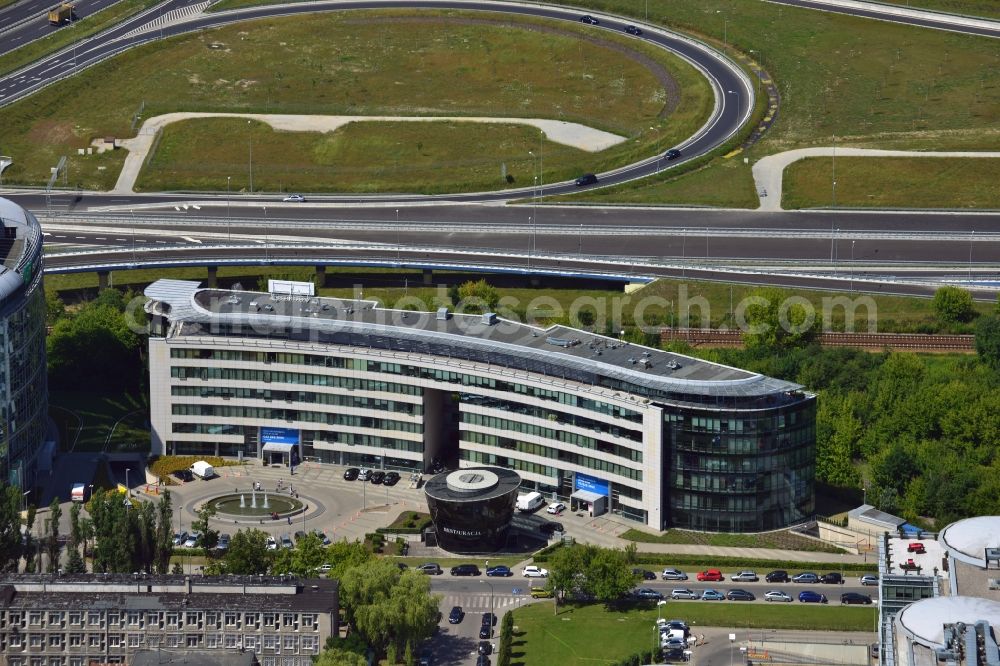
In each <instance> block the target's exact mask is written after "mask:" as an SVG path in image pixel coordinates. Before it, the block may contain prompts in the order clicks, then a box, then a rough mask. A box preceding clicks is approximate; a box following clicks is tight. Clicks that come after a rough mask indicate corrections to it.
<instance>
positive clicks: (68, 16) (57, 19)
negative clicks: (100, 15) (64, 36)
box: [49, 2, 76, 25]
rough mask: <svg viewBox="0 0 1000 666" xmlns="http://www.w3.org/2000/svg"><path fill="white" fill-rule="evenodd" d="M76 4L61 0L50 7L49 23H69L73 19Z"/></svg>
mask: <svg viewBox="0 0 1000 666" xmlns="http://www.w3.org/2000/svg"><path fill="white" fill-rule="evenodd" d="M75 9H76V5H73V4H71V3H68V2H62V3H60V4H58V5H56V6H55V7H53V8H52V9H50V10H49V23H50V24H52V25H62V24H63V23H69V22H70V21H72V20H73V17H74V16H75V14H74V10H75Z"/></svg>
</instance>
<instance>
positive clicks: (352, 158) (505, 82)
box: [0, 10, 712, 192]
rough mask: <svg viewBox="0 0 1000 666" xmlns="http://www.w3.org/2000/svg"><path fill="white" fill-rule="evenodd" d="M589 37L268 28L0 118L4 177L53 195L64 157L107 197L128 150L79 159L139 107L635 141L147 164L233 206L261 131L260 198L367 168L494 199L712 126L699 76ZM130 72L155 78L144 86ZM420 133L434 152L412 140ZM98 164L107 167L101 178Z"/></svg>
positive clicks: (179, 148) (518, 26) (445, 22)
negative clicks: (457, 181)
mask: <svg viewBox="0 0 1000 666" xmlns="http://www.w3.org/2000/svg"><path fill="white" fill-rule="evenodd" d="M485 16H487V17H488V16H490V15H485ZM585 28H586V26H578V25H576V24H565V23H558V24H553V23H552V22H542V21H536V20H524V21H521V20H518V21H516V22H514V21H510V20H508V19H500V18H492V17H491V18H484V15H483V14H480V13H476V14H469V13H462V12H419V15H417V13H415V12H413V11H404V10H395V11H388V12H343V13H331V14H317V15H314V16H312V17H311V18H310V20H309V21H302V20H300V19H297V18H279V19H267V20H260V21H252V22H246V23H240V24H238V25H233V26H225V27H222V28H218V29H215V30H210V31H206V32H201V33H197V34H193V35H187V36H183V37H177V38H172V39H167V40H165V41H162V42H157V43H154V44H150V45H147V46H144V47H140V48H138V49H135V50H132V51H129V52H127V53H125V54H123V55H121V56H119V57H117V58H115V59H114V60H112V61H109V62H107V63H103V64H101V65H98V66H96V67H94V68H92V69H89V70H87V71H85V72H82V73H81V74H80V75H78V76H76V77H73V78H72V79H70V80H68V81H65V82H62V83H60V84H59V85H57V86H53V87H51V88H49V89H46V90H43V91H41V92H40V93H38V94H36V95H34V96H32V97H30V98H28V99H26V100H23V101H21V102H19V103H17V104H14V105H11V106H10V107H8V108H6V109H3V110H2V111H0V144H2V145H5V146H8V148H5V150H9V151H10V152H11V153H12V154H14V155H17V156H19V159H18V160H16V161H15V164H14V165H13V166H11V167H10V168H9V169H8V170H7V171H6V172H5V174H4V176H5V178H4V180H5V182H7V183H11V184H14V183H24V184H26V183H40V182H44V181H45V180H46V179H47V178H48V174H49V167H50V166H51V165H52V164H55V162H56V160H57V159H58V157H59V156H60V155H70V156H71V159H70V165H69V168H70V174H71V179H72V180H73V181H75V182H78V183H80V184H82V185H83V186H84V187H97V186H106V185H107V183H108V181H109V180H113V178H112V176H113V175H115V172H116V171H117V170H116V169H115V168H112V167H113V165H111V164H99V160H101V159H104V160H112V159H120V157H118V156H119V155H120V154H121V152H122V151H115V153H114V157H105V156H102V157H100V158H98V157H96V156H83V157H81V156H77V155H76V149H77V148H82V147H85V146H87V145H88V144H89V142H90V140H91V139H92V138H94V137H104V136H117V137H122V136H130V135H131V134H132V130H131V122H132V114H133V113H134V112H135V111H136V110H137V109H138V108H139V106H140V103H142V102H145V116H146V117H150V116H154V115H158V114H161V113H165V112H172V111H229V112H262V113H284V114H314V113H318V114H325V115H337V114H346V115H376V116H392V115H404V116H413V115H424V116H431V115H479V116H484V115H485V116H509V117H541V118H553V119H560V120H567V121H572V122H580V123H583V124H586V125H589V126H593V127H596V128H598V129H602V130H605V131H610V132H614V133H617V134H621V135H623V136H627V137H629V141H626V142H625V143H623V144H620V145H619V146H616V147H613V148H610V149H607V150H605V151H603V152H601V153H598V154H588V153H582V152H581V151H578V150H571V149H565V148H563V147H557V146H555V145H550V146H547V147H546V146H544V145H542V146H541V151H542V152H543V153H544V155H542V156H541V157H542V159H541V160H537V159H536V157H535V156H532V155H529V154H528V152H527V151H528V150H532V151H534V152H538V151H537V150H535V149H536V148H538V145H537V144H538V140H539V139H540V138H541V135H540V134H539V133H535V134H534V140H533V141H530V140H528V139H529V137H528V136H526V135H525V134H524V130H523V128H517V129H516V130H511V131H507V132H503V131H500V130H501V128H497V131H495V132H490V131H484V130H483V128H477V127H475V126H471V127H466V126H465V125H462V126H461V129H457V130H455V131H454V132H452V131H451V130H449V134H448V135H447V136H441V132H440V130H439V128H437V127H435V126H432V125H415V126H413V125H407V126H406V127H405V128H399V129H398V130H397V129H395V128H393V127H392V126H387V125H384V124H364V125H359V126H357V127H355V128H353V129H350V126H349V128H348V129H346V130H344V131H343V132H339V131H338V132H335V133H332V134H330V135H328V136H324V137H311V141H303V140H301V138H295V137H294V135H293V134H292V133H283V136H278V135H277V134H278V133H274V132H270V131H267V132H265V131H264V130H263V129H262V128H257V127H254V126H253V125H251V126H249V127H244V128H241V129H242V131H236V132H229V133H227V134H225V135H222V136H220V135H218V134H213V135H212V136H211V140H205V141H202V144H203V145H201V146H197V147H196V146H193V145H192V144H191V143H185V142H183V141H181V140H180V138H179V135H177V134H176V133H171V132H169V131H168V132H166V133H165V136H164V139H163V140H161V142H160V147H159V151H160V152H158V153H157V155H159V157H156V158H154V160H153V164H154V168H155V167H156V165H157V164H158V163H159V162H158V160H159V161H163V160H165V159H166V160H168V161H169V164H168V166H169V167H170V168H171V170H172V171H173V172H174V173H173V176H171V177H170V179H171V182H172V183H173V184H174V185H176V186H184V185H188V186H192V187H193V186H199V187H208V188H212V189H216V190H219V191H225V190H226V184H227V183H226V177H227V176H231V178H232V180H231V190H232V191H234V192H235V191H239V190H241V189H243V188H246V187H247V186H248V185H249V183H248V180H249V178H248V176H249V169H248V162H249V141H250V136H251V131H252V132H253V136H254V139H253V140H254V189H255V190H258V191H259V190H270V191H277V190H279V189H284V190H308V189H310V187H316V186H317V185H324V184H323V182H322V181H325V180H330V174H331V170H334V171H335V172H336V173H337V174H340V176H339V177H344V178H346V177H347V176H345V175H344V174H347V173H349V172H350V171H352V170H361V171H362V172H363V174H364V176H365V178H366V179H367V180H377V181H378V182H379V183H380V184H381V186H382V187H384V188H386V189H393V190H406V189H409V190H416V189H419V188H421V187H425V186H426V184H427V183H435V184H438V185H439V184H440V182H441V180H446V179H441V180H439V179H438V177H437V176H436V174H437V173H438V172H439V171H440V170H441V169H445V172H446V173H450V174H451V175H452V176H453V177H454V176H455V175H456V174H461V175H463V177H464V178H466V179H471V182H473V183H476V184H477V186H486V187H491V188H495V187H499V186H500V176H501V169H502V167H505V168H506V173H507V174H509V175H510V176H511V177H512V178H513V179H514V182H513V185H516V186H525V185H530V184H531V183H532V182H533V178H534V174H535V171H536V169H537V168H538V166H539V162H541V167H542V169H543V175H542V180H543V181H544V182H552V181H553V180H554V179H556V178H566V177H570V176H574V175H578V174H579V173H580V172H581V171H598V170H602V169H606V168H610V167H611V166H614V165H617V164H622V163H625V162H629V161H631V160H633V159H636V158H638V157H641V156H644V155H648V154H651V153H654V152H656V151H659V150H664V149H666V148H667V147H669V146H670V145H673V144H674V143H676V142H677V141H678V140H679V139H680V138H682V137H684V136H687V135H689V134H690V133H691V132H692V131H694V129H695V128H696V127H698V126H699V125H700V124H701V123H702V122H703V121H704V118H705V117H706V115H707V113H708V112H709V110H710V108H711V105H712V99H711V93H710V90H709V88H708V86H707V84H706V82H705V81H704V80H703V79H702V78H701V76H700V75H699V74H698V73H697V72H696V70H694V69H693V68H692V67H690V66H689V65H687V64H686V63H684V62H682V61H680V60H679V59H677V58H674V57H673V56H671V55H669V54H666V53H664V52H662V51H659V50H656V49H653V48H652V47H650V46H648V45H646V44H644V43H643V42H641V41H639V40H635V39H631V38H628V37H627V36H626V35H619V34H614V33H604V32H600V33H595V32H594V31H593V30H586V29H585ZM470 62H475V63H476V66H475V67H470V66H469V65H468V63H470ZM275 63H280V65H277V64H275ZM136 71H142V72H144V73H145V75H144V76H143V77H135V76H134V72H136ZM671 81H676V89H675V88H674V86H673V84H672V83H670V82H671ZM675 106H676V109H675V110H673V111H672V112H671V113H669V115H667V116H666V117H665V118H661V117H660V115H661V112H663V111H664V109H668V110H669V109H674V107H675ZM203 122H205V121H200V123H203ZM200 123H199V124H200ZM244 125H245V123H244ZM189 126H191V125H189ZM206 127H208V126H206ZM421 129H422V130H423V131H424V132H425V135H424V136H423V138H421V137H419V136H418V135H417V134H416V133H417V132H418V131H420V130H421ZM201 136H207V134H205V133H204V132H202V134H201ZM265 136H267V139H266V140H265ZM344 136H346V137H348V139H349V141H345V140H344V139H343V138H342V137H344ZM174 137H178V138H177V140H176V141H175V139H174ZM484 137H485V138H484ZM177 141H180V143H178V142H177ZM484 141H485V143H483V142H484ZM461 142H465V143H464V146H463V145H459V146H458V148H456V147H455V146H456V144H460V143H461ZM164 143H166V145H164ZM348 144H350V145H348ZM445 144H449V145H450V146H451V147H449V148H447V149H446V148H445ZM550 151H551V152H550ZM431 160H435V164H434V165H433V166H431V165H430V161H431ZM447 160H451V163H450V164H449V163H447ZM442 161H444V162H445V163H441V162H442ZM97 166H106V167H107V168H106V169H105V170H104V171H103V172H102V173H98V170H97V168H96V167H97ZM207 167H210V168H211V170H212V174H213V175H212V176H211V177H210V176H209V175H208V174H207V173H206V171H205V169H206V168H207ZM108 172H112V173H111V174H110V175H109V173H108ZM470 174H472V175H470ZM476 174H479V175H476ZM476 178H479V179H480V180H476ZM333 180H334V183H333V186H340V183H339V182H337V178H334V179H333ZM352 182H355V184H356V183H357V182H358V181H352ZM462 182H463V183H466V184H469V182H470V180H463V181H462ZM350 185H351V183H350V182H348V183H346V184H345V187H346V186H350ZM330 187H331V186H330V185H328V184H326V185H324V186H323V187H322V189H324V190H327V189H330Z"/></svg>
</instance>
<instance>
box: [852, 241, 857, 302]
mask: <svg viewBox="0 0 1000 666" xmlns="http://www.w3.org/2000/svg"><path fill="white" fill-rule="evenodd" d="M856 242H857V241H856V240H852V241H851V291H854V244H855V243H856Z"/></svg>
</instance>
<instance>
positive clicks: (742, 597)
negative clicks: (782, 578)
mask: <svg viewBox="0 0 1000 666" xmlns="http://www.w3.org/2000/svg"><path fill="white" fill-rule="evenodd" d="M756 598H757V597H755V596H754V595H753V594H752V593H751V592H747V591H746V590H729V592H727V593H726V599H729V600H730V601H753V600H755V599H756Z"/></svg>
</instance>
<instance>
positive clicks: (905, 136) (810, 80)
mask: <svg viewBox="0 0 1000 666" xmlns="http://www.w3.org/2000/svg"><path fill="white" fill-rule="evenodd" d="M921 2H922V3H924V4H926V5H928V6H929V5H931V4H932V3H934V4H939V5H942V7H940V8H943V6H944V5H945V4H948V5H954V6H956V7H958V6H959V5H961V8H960V9H958V11H964V12H965V13H973V12H974V9H973V6H971V5H970V4H969V3H965V2H961V3H960V2H958V1H957V0H921ZM577 4H579V5H581V6H583V7H587V8H592V9H607V10H609V11H614V12H616V13H621V14H625V15H633V16H637V17H638V16H640V13H641V12H642V11H643V10H642V7H641V6H636V5H635V3H632V2H630V0H579V1H578V3H577ZM991 7H992V9H993V12H994V14H1000V10H998V9H997V8H996V3H993V2H991V1H990V0H977V2H976V5H975V11H981V10H982V9H984V8H986V9H989V8H991ZM649 11H650V14H649V17H650V21H655V22H657V23H660V24H662V25H666V26H670V27H675V28H680V29H684V30H689V31H691V32H693V33H694V34H696V35H699V36H703V37H705V38H707V39H709V40H711V41H713V42H714V43H716V44H718V45H722V44H723V39H724V37H725V39H726V40H728V44H729V45H730V46H731V47H733V49H735V50H739V51H742V52H744V53H750V51H751V50H752V51H754V53H753V55H754V56H756V57H758V58H760V59H761V61H762V62H763V64H764V67H765V68H766V70H767V71H768V72H769V73H770V74H771V75H772V77H773V78H774V80H775V81H776V83H777V85H778V89H779V91H780V93H781V107H780V110H779V113H778V116H777V120H776V122H775V124H774V126H773V127H772V128H771V129H770V130H769V131H768V133H767V134H766V135H765V137H764V139H763V140H762V141H760V142H759V143H758V144H757V145H755V146H754V147H752V148H751V149H750V151H749V152H748V153H745V154H741V155H739V156H737V157H736V158H733V160H738V161H740V162H742V158H743V157H744V156H749V157H750V161H751V163H752V162H754V161H755V160H756V159H758V158H760V157H762V156H764V155H767V154H771V153H776V152H780V151H783V150H789V149H792V148H800V147H804V146H810V145H831V144H832V142H833V136H834V135H836V137H837V145H841V146H843V145H851V146H860V147H868V148H898V149H920V150H946V149H954V150H960V149H966V150H975V149H980V150H982V149H996V148H997V147H1000V128H998V127H997V125H996V123H995V122H994V120H993V119H995V118H996V117H997V116H998V115H1000V68H998V67H997V66H996V53H995V50H994V49H993V45H992V44H991V42H990V41H989V40H988V39H985V38H979V37H970V36H966V35H958V34H953V33H949V32H944V31H935V30H925V29H922V28H916V27H908V26H904V25H898V24H893V23H886V22H884V21H872V20H866V19H861V18H852V17H850V16H844V15H838V14H834V13H830V12H817V11H812V10H808V9H799V8H795V7H787V6H782V5H774V4H771V3H766V2H757V1H756V0H676V1H675V2H670V3H669V5H667V4H662V3H660V4H657V5H656V7H655V8H654V7H653V5H652V3H651V4H650V8H649ZM845 35H846V36H847V37H846V38H845ZM779 44H780V47H777V46H774V45H779ZM733 160H723V159H716V160H714V161H713V162H712V164H711V165H710V166H709V167H708V168H707V170H706V171H700V172H695V173H692V174H689V175H685V176H683V177H681V178H680V179H678V180H676V181H673V178H674V177H673V176H672V175H668V174H663V175H661V176H659V177H657V178H653V179H645V180H643V181H639V182H637V183H635V184H634V185H633V186H634V188H635V191H634V192H632V193H624V192H619V193H614V194H613V195H602V194H600V193H594V194H589V195H586V196H585V197H584V198H585V199H587V200H598V201H600V202H601V203H610V202H612V201H619V200H620V201H623V202H630V203H631V202H635V203H651V202H655V201H656V197H657V196H658V195H661V194H662V196H663V202H665V203H684V202H687V201H691V202H693V203H694V202H697V203H699V204H706V205H716V206H732V205H742V206H747V207H756V205H757V203H756V199H755V198H750V197H749V196H748V195H747V194H746V193H748V192H749V193H751V194H752V192H753V182H752V179H751V174H750V170H749V168H744V169H737V167H735V166H733V165H731V162H732V161H733ZM716 178H717V179H718V182H719V183H720V184H721V185H722V186H721V187H719V189H718V191H717V192H713V191H712V190H711V189H710V188H711V185H709V186H706V183H714V182H715V180H714V179H716ZM741 180H742V181H744V182H743V184H740V182H739V181H741ZM656 181H673V182H667V183H665V184H664V185H655V184H652V183H655V182H656ZM952 184H953V185H954V186H955V188H956V191H957V190H961V182H960V179H959V178H958V177H956V178H954V179H952ZM661 187H662V190H661V189H660V188H661ZM839 198H840V196H839V187H838V200H839ZM741 200H742V203H740V201H741ZM939 205H949V206H950V205H957V204H953V203H951V200H950V197H944V198H943V199H942V201H941V203H940V204H939Z"/></svg>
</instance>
